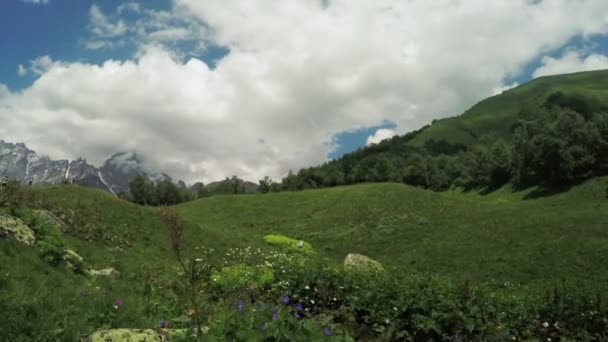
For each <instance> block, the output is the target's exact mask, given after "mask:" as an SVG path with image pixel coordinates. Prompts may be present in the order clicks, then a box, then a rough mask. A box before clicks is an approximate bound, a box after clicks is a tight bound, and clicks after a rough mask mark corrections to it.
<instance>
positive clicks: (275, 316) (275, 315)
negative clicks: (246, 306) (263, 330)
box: [272, 311, 279, 321]
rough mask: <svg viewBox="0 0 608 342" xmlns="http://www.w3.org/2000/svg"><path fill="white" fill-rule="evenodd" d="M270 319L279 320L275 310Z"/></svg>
mask: <svg viewBox="0 0 608 342" xmlns="http://www.w3.org/2000/svg"><path fill="white" fill-rule="evenodd" d="M272 320H273V321H278V320H279V313H278V312H276V311H275V312H274V313H273V314H272Z"/></svg>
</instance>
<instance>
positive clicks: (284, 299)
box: [281, 295, 289, 304]
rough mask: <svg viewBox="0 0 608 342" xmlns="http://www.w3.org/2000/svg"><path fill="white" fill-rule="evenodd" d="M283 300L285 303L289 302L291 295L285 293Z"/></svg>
mask: <svg viewBox="0 0 608 342" xmlns="http://www.w3.org/2000/svg"><path fill="white" fill-rule="evenodd" d="M281 300H282V301H283V304H289V296H288V295H284V296H283V298H282V299H281Z"/></svg>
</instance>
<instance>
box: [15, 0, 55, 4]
mask: <svg viewBox="0 0 608 342" xmlns="http://www.w3.org/2000/svg"><path fill="white" fill-rule="evenodd" d="M22 1H23V2H25V3H28V4H37V5H47V4H49V3H50V1H49V0H22Z"/></svg>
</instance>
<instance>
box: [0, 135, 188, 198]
mask: <svg viewBox="0 0 608 342" xmlns="http://www.w3.org/2000/svg"><path fill="white" fill-rule="evenodd" d="M137 175H142V176H144V177H146V178H147V179H148V180H150V181H155V182H156V181H163V180H169V181H173V180H172V179H171V177H169V176H168V175H167V174H164V173H154V172H150V171H149V170H146V169H145V168H144V166H143V165H142V163H141V161H140V160H139V159H138V158H137V155H136V154H135V153H132V152H123V153H116V154H114V155H112V156H111V157H110V158H108V159H107V160H106V161H105V162H104V163H103V164H102V165H101V167H99V168H98V167H95V166H94V165H91V164H89V163H88V162H87V161H86V159H84V158H79V159H76V160H52V159H50V158H49V157H47V156H39V155H38V154H36V152H35V151H33V150H30V149H28V148H27V146H26V145H25V144H23V143H8V142H5V141H4V140H0V176H7V177H9V178H10V179H14V180H17V181H20V182H28V181H29V180H32V182H33V184H58V183H62V182H64V181H65V180H69V181H74V182H75V183H77V184H81V185H86V186H91V187H95V188H98V189H102V190H105V191H109V192H111V193H113V194H114V195H117V196H118V195H119V194H121V193H123V194H126V193H129V182H130V181H131V180H132V179H133V178H134V177H135V176H137ZM177 184H179V185H180V186H183V187H185V184H184V183H183V182H182V181H179V182H178V183H177Z"/></svg>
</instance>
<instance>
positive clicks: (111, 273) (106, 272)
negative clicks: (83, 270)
mask: <svg viewBox="0 0 608 342" xmlns="http://www.w3.org/2000/svg"><path fill="white" fill-rule="evenodd" d="M89 274H90V275H92V276H105V277H112V278H114V279H118V278H120V272H119V271H117V270H115V269H113V268H111V267H110V268H104V269H101V270H90V271H89Z"/></svg>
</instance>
